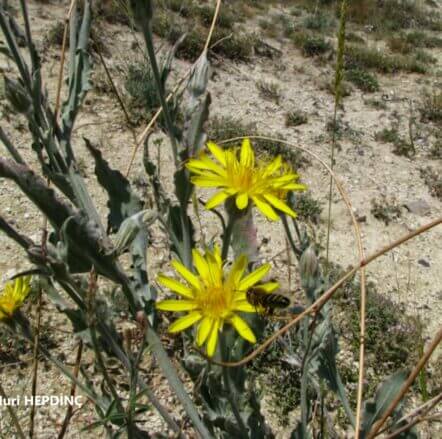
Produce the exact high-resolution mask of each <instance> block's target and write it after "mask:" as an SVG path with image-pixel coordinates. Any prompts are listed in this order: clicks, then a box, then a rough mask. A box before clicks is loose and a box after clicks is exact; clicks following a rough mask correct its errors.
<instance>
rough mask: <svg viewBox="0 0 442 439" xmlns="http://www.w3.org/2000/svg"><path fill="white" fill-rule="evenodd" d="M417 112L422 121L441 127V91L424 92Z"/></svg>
mask: <svg viewBox="0 0 442 439" xmlns="http://www.w3.org/2000/svg"><path fill="white" fill-rule="evenodd" d="M419 111H420V114H421V117H422V120H423V121H432V122H435V123H437V124H438V125H441V124H442V91H441V90H439V91H437V90H433V91H432V92H428V91H426V92H424V95H423V98H422V104H421V106H420V108H419Z"/></svg>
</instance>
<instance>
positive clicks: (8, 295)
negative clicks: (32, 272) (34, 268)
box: [0, 276, 31, 320]
mask: <svg viewBox="0 0 442 439" xmlns="http://www.w3.org/2000/svg"><path fill="white" fill-rule="evenodd" d="M30 282H31V276H22V277H18V278H17V279H15V280H14V281H9V282H8V283H7V284H6V285H5V288H4V290H3V291H2V293H1V294H0V320H5V319H8V318H10V317H12V316H13V314H14V312H15V311H16V310H17V309H18V308H20V306H21V305H22V304H23V302H24V301H25V299H26V297H27V296H28V294H29V292H30V290H31V286H30Z"/></svg>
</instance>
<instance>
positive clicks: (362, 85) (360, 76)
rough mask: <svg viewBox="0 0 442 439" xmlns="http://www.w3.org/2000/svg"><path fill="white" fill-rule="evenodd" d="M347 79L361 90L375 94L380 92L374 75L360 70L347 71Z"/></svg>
mask: <svg viewBox="0 0 442 439" xmlns="http://www.w3.org/2000/svg"><path fill="white" fill-rule="evenodd" d="M345 79H347V80H348V81H350V82H352V83H353V84H354V85H356V87H358V88H359V89H360V90H362V91H365V92H367V93H373V92H375V91H378V90H379V82H378V80H377V78H376V76H374V75H373V74H371V73H369V72H367V71H366V70H362V69H359V68H355V69H349V70H346V71H345Z"/></svg>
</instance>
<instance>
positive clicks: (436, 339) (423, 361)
mask: <svg viewBox="0 0 442 439" xmlns="http://www.w3.org/2000/svg"><path fill="white" fill-rule="evenodd" d="M441 221H442V220H440V222H441ZM441 341H442V327H441V328H440V329H439V331H438V333H437V334H436V336H435V337H434V338H433V341H432V342H431V344H430V346H429V347H428V349H427V351H426V352H425V354H424V355H423V356H422V357H421V359H420V360H419V362H418V363H417V364H416V366H415V367H414V369H413V370H412V372H411V373H410V375H409V376H408V378H407V381H405V383H404V384H403V385H402V387H401V389H400V391H399V392H398V394H397V395H396V397H395V398H394V400H393V401H392V402H391V403H390V405H389V406H388V408H387V410H386V411H385V413H384V415H383V416H382V418H381V419H380V420H379V421H378V422H376V423H375V424H374V426H373V428H372V429H371V431H370V432H369V433H368V435H367V439H373V438H374V437H375V436H376V433H377V432H378V431H379V430H380V428H381V427H382V425H384V423H385V421H386V420H387V419H388V418H389V416H390V415H391V414H392V413H393V411H394V409H395V408H396V406H397V405H398V404H399V402H400V401H401V399H402V398H403V396H404V395H405V394H406V393H407V391H408V389H409V387H410V386H411V385H412V384H413V382H414V380H415V379H416V377H417V375H418V374H419V372H420V371H421V369H422V368H423V367H424V366H425V364H426V363H427V361H428V360H429V358H430V357H431V354H432V353H433V352H434V350H435V349H436V348H437V346H438V345H439V343H440V342H441Z"/></svg>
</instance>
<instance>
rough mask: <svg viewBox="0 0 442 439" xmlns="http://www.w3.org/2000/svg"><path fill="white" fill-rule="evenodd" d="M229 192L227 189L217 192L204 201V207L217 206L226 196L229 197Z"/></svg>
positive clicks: (211, 207)
mask: <svg viewBox="0 0 442 439" xmlns="http://www.w3.org/2000/svg"><path fill="white" fill-rule="evenodd" d="M230 196H231V194H229V192H227V191H225V190H224V191H220V192H217V193H216V194H215V195H214V196H213V197H212V198H210V199H209V200H208V201H207V203H206V209H213V208H214V207H216V206H218V205H219V204H221V203H222V202H224V201H225V200H226V199H227V198H229V197H230Z"/></svg>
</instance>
